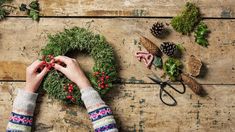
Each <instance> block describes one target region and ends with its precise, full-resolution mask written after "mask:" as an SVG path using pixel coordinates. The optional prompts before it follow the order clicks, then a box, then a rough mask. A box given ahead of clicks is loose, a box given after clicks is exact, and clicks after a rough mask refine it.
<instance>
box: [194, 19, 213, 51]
mask: <svg viewBox="0 0 235 132" xmlns="http://www.w3.org/2000/svg"><path fill="white" fill-rule="evenodd" d="M209 32H210V31H209V29H208V28H207V25H206V24H205V23H204V22H200V23H199V25H198V26H197V27H196V30H195V31H194V36H195V42H196V43H198V44H199V45H201V46H204V47H207V46H208V40H207V36H208V33H209Z"/></svg>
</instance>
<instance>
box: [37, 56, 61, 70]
mask: <svg viewBox="0 0 235 132" xmlns="http://www.w3.org/2000/svg"><path fill="white" fill-rule="evenodd" d="M41 60H42V61H43V63H42V65H41V66H40V70H42V69H43V68H44V67H46V68H47V69H49V70H51V69H52V68H53V67H54V66H55V63H56V64H59V65H62V66H65V64H64V63H62V62H61V61H60V60H55V58H54V56H53V55H47V56H43V57H42V59H41Z"/></svg>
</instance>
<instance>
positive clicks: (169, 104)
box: [160, 87, 177, 106]
mask: <svg viewBox="0 0 235 132" xmlns="http://www.w3.org/2000/svg"><path fill="white" fill-rule="evenodd" d="M162 91H164V92H165V93H166V94H167V95H168V96H169V97H170V98H171V99H172V100H173V101H174V102H173V103H167V102H165V101H164V100H163V99H162V96H163V93H162ZM160 100H161V101H162V103H164V104H165V105H168V106H176V105H177V101H176V100H175V98H174V97H173V96H172V95H171V94H170V93H168V92H167V91H166V90H165V89H164V87H161V89H160Z"/></svg>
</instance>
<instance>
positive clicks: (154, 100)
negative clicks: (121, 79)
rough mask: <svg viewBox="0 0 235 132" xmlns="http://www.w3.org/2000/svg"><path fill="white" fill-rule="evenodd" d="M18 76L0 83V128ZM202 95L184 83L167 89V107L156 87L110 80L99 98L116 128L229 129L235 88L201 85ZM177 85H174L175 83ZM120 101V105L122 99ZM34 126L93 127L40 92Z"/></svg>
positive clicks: (70, 130) (69, 130)
mask: <svg viewBox="0 0 235 132" xmlns="http://www.w3.org/2000/svg"><path fill="white" fill-rule="evenodd" d="M22 87H24V83H23V82H22V83H20V82H17V83H16V82H15V83H12V82H3V83H0V110H1V113H0V118H1V120H0V124H1V125H0V130H4V129H5V126H6V124H7V120H8V116H9V114H10V112H11V109H12V102H13V99H14V97H15V95H16V90H17V89H18V88H22ZM203 87H204V88H205V90H206V91H207V93H208V96H206V97H203V98H201V97H198V96H195V94H193V93H192V91H191V90H190V89H187V90H186V94H184V95H178V94H177V93H175V92H173V91H170V92H171V94H172V95H173V96H174V97H175V98H176V100H177V101H178V106H176V107H169V106H166V105H163V104H162V102H160V100H159V87H158V86H157V85H151V84H149V85H147V84H127V85H116V86H115V87H114V89H113V90H112V91H111V93H110V94H109V95H108V96H107V97H106V98H105V99H104V100H105V101H106V102H107V104H108V105H109V106H110V107H111V109H112V110H113V112H114V116H115V118H116V120H117V123H118V126H119V130H120V131H124V132H135V131H138V132H140V131H146V132H156V131H161V132H169V131H171V132H179V131H182V132H189V131H190V132H215V131H220V132H232V131H233V130H235V126H234V123H235V120H234V118H235V111H234V107H235V101H234V100H235V96H234V93H235V89H234V86H232V85H204V86H203ZM179 88H180V87H179ZM124 104H125V105H124ZM35 115H36V116H35V119H36V122H35V126H36V127H35V128H34V129H35V130H36V131H39V132H48V131H50V132H75V131H77V130H79V131H84V132H88V131H93V130H92V125H91V122H90V120H89V119H88V116H87V113H86V110H85V109H84V108H82V107H78V106H74V107H68V106H66V105H64V104H61V103H60V102H58V101H57V100H54V99H52V98H48V97H47V96H46V95H43V94H40V97H39V99H38V101H37V109H36V112H35Z"/></svg>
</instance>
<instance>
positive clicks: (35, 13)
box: [19, 0, 40, 21]
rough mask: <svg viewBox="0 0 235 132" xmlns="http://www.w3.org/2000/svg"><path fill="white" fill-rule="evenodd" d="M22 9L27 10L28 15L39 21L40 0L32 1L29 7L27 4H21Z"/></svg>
mask: <svg viewBox="0 0 235 132" xmlns="http://www.w3.org/2000/svg"><path fill="white" fill-rule="evenodd" d="M19 9H20V11H25V12H27V14H28V16H29V17H30V18H32V19H33V20H35V21H39V11H40V5H39V2H38V0H34V1H32V2H31V3H30V4H29V6H28V7H27V5H26V4H23V3H22V4H21V5H20V7H19Z"/></svg>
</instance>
